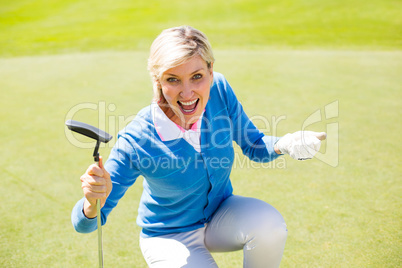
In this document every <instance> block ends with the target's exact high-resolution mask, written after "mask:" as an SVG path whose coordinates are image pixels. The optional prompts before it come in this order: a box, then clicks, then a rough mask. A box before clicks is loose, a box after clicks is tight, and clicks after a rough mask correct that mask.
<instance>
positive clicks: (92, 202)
mask: <svg viewBox="0 0 402 268" xmlns="http://www.w3.org/2000/svg"><path fill="white" fill-rule="evenodd" d="M80 179H81V188H82V190H83V192H84V196H85V199H86V200H85V202H84V214H85V216H86V217H87V218H95V217H96V216H97V211H96V200H97V199H100V200H101V207H103V206H104V205H105V202H106V198H107V197H108V196H109V194H110V192H111V191H112V188H113V186H112V181H111V179H110V174H109V172H107V171H106V169H105V168H104V166H103V162H102V157H99V166H98V165H96V164H92V165H90V166H89V167H88V169H87V171H86V172H85V174H83V175H82V176H81V178H80Z"/></svg>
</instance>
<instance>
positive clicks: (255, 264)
mask: <svg viewBox="0 0 402 268" xmlns="http://www.w3.org/2000/svg"><path fill="white" fill-rule="evenodd" d="M286 237H287V229H286V224H285V221H284V219H283V217H282V216H281V214H280V213H279V212H278V211H277V210H276V209H275V208H274V207H272V206H271V205H269V204H268V203H266V202H264V201H261V200H259V199H255V198H249V197H242V196H236V195H233V196H231V197H229V198H227V199H226V200H225V201H224V202H223V203H222V204H221V205H220V207H219V208H218V209H217V211H216V212H215V213H214V215H213V217H212V220H211V221H210V222H209V223H208V224H206V225H205V227H203V228H200V229H197V230H194V231H190V232H184V233H172V234H168V235H162V236H158V237H151V238H142V237H141V238H140V247H141V251H142V254H143V256H144V258H145V260H146V262H147V264H148V265H149V267H151V268H179V267H187V268H206V267H218V266H217V264H216V263H215V261H214V259H213V257H212V255H211V253H210V252H227V251H235V250H241V249H242V250H243V256H244V260H243V267H248V268H262V267H264V268H269V267H279V264H280V262H281V258H282V254H283V251H284V248H285V242H286Z"/></svg>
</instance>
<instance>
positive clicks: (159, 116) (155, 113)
mask: <svg viewBox="0 0 402 268" xmlns="http://www.w3.org/2000/svg"><path fill="white" fill-rule="evenodd" d="M151 113H152V120H153V123H154V126H155V129H156V132H157V133H158V135H159V137H160V138H161V140H162V141H171V140H176V139H180V138H184V139H186V140H187V141H189V140H188V139H190V141H191V142H190V141H189V142H190V143H196V144H199V143H200V141H199V137H200V133H201V118H202V116H203V114H204V112H203V113H202V114H201V115H200V117H199V118H198V120H197V122H195V123H194V124H193V126H192V127H191V129H189V130H185V129H184V128H182V127H181V126H179V125H177V124H176V123H174V122H173V121H172V120H170V119H169V118H168V117H167V116H166V114H165V113H164V112H163V111H162V109H161V108H160V107H159V105H158V104H157V103H156V102H153V103H152V104H151Z"/></svg>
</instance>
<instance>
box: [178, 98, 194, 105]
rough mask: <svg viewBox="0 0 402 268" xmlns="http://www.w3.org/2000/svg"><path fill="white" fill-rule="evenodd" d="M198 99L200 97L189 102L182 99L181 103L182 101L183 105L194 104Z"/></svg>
mask: <svg viewBox="0 0 402 268" xmlns="http://www.w3.org/2000/svg"><path fill="white" fill-rule="evenodd" d="M197 100H198V99H195V100H193V101H188V102H184V101H180V103H181V104H182V105H193V104H194V103H196V102H197Z"/></svg>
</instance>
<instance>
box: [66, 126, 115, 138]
mask: <svg viewBox="0 0 402 268" xmlns="http://www.w3.org/2000/svg"><path fill="white" fill-rule="evenodd" d="M66 126H67V127H68V129H70V130H71V131H74V132H77V133H79V134H81V135H84V136H87V137H89V138H91V139H94V140H97V141H98V142H103V143H108V142H109V141H110V140H111V139H112V138H113V136H112V135H109V133H106V132H105V131H103V130H100V129H99V128H96V127H94V126H91V125H88V124H85V123H82V122H78V121H75V120H67V122H66Z"/></svg>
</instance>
